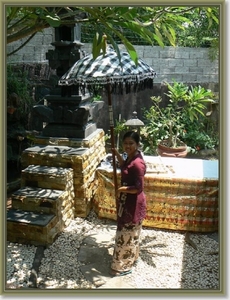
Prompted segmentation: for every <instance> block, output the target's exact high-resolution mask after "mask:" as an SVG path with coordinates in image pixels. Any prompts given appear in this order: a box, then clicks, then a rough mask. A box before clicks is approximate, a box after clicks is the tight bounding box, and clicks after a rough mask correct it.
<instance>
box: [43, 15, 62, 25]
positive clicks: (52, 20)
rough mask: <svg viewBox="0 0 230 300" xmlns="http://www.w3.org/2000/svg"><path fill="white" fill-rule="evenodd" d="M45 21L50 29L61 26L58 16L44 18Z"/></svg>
mask: <svg viewBox="0 0 230 300" xmlns="http://www.w3.org/2000/svg"><path fill="white" fill-rule="evenodd" d="M45 20H46V21H47V23H48V24H49V25H50V26H51V27H59V26H60V25H61V20H60V18H59V17H58V16H51V15H47V16H45Z"/></svg>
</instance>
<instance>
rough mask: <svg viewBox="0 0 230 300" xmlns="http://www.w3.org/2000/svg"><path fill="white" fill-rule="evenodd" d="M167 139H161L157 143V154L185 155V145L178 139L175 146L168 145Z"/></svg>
mask: <svg viewBox="0 0 230 300" xmlns="http://www.w3.org/2000/svg"><path fill="white" fill-rule="evenodd" d="M167 144H168V143H167V140H165V141H161V142H160V143H159V144H158V148H157V150H158V154H159V155H160V156H162V157H186V156H187V153H188V151H187V145H186V144H185V143H183V142H181V141H180V146H178V147H176V148H172V147H168V146H167Z"/></svg>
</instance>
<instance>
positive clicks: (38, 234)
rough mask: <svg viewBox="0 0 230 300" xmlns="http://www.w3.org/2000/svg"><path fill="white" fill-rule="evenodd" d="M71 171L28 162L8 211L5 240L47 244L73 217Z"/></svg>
mask: <svg viewBox="0 0 230 300" xmlns="http://www.w3.org/2000/svg"><path fill="white" fill-rule="evenodd" d="M73 199H74V189H73V170H72V169H71V168H63V167H48V166H41V165H29V166H28V167H27V168H25V169H24V170H22V174H21V188H20V189H18V190H17V191H16V192H14V193H13V194H12V207H11V208H10V209H8V211H7V241H10V242H13V243H22V244H32V245H36V246H38V245H42V246H48V245H50V244H52V243H53V242H54V240H55V239H56V237H57V236H58V235H59V234H60V232H62V230H63V229H64V228H65V227H66V226H68V224H69V223H70V221H71V220H72V219H74V200H73Z"/></svg>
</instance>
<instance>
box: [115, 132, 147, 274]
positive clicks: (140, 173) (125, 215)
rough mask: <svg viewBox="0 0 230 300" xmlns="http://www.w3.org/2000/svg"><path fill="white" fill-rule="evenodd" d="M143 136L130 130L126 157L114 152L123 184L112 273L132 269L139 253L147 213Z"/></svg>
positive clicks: (125, 136) (124, 146) (123, 272)
mask: <svg viewBox="0 0 230 300" xmlns="http://www.w3.org/2000/svg"><path fill="white" fill-rule="evenodd" d="M139 141H140V137H139V135H138V133H137V132H135V131H128V132H127V133H125V135H124V137H123V149H124V151H125V152H126V153H127V158H126V159H125V160H124V159H123V158H122V156H121V155H120V154H119V153H118V151H117V150H116V149H113V151H115V155H116V156H117V159H118V161H119V164H120V168H121V187H120V188H118V212H117V231H116V237H115V247H114V252H113V260H112V264H111V271H110V273H111V275H113V276H122V275H126V274H129V273H131V272H132V267H133V265H134V264H135V262H136V261H137V260H138V256H139V237H140V232H141V227H142V221H143V219H144V218H145V215H146V199H145V194H144V192H143V187H144V175H145V172H146V165H145V162H144V160H143V157H142V155H141V153H140V151H139V150H138V146H139Z"/></svg>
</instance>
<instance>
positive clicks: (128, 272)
mask: <svg viewBox="0 0 230 300" xmlns="http://www.w3.org/2000/svg"><path fill="white" fill-rule="evenodd" d="M131 273H132V270H128V271H123V272H118V271H115V270H110V275H112V276H125V275H128V274H131Z"/></svg>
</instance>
